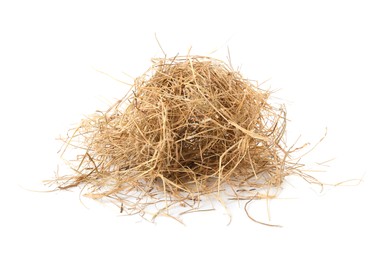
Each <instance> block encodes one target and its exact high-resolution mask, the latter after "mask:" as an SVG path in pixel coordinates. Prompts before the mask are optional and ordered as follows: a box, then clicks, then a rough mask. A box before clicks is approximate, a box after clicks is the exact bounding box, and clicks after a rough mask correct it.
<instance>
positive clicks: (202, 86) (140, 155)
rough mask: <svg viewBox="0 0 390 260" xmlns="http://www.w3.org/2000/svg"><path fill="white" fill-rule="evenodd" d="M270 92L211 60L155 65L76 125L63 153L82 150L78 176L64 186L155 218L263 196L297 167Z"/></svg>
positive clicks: (61, 179) (61, 181)
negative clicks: (209, 200) (214, 201)
mask: <svg viewBox="0 0 390 260" xmlns="http://www.w3.org/2000/svg"><path fill="white" fill-rule="evenodd" d="M269 96H270V92H269V91H265V90H261V89H260V88H259V86H258V85H257V84H256V83H254V82H252V81H249V80H247V79H245V78H243V77H242V76H241V75H240V73H238V72H236V71H234V70H233V69H232V68H231V66H229V65H227V64H226V63H224V62H222V61H219V60H216V59H213V58H209V57H202V56H176V57H174V58H163V59H154V60H153V65H152V67H151V68H150V69H149V70H148V71H147V72H146V73H145V74H144V75H142V76H141V77H139V78H137V79H136V80H135V81H134V84H133V86H132V88H131V90H130V91H129V93H128V94H127V95H126V96H125V97H123V98H122V99H121V100H120V101H119V102H117V103H116V104H115V105H113V106H112V107H111V108H110V109H108V110H107V111H106V112H104V113H102V112H99V113H96V114H95V115H92V116H90V117H88V118H86V119H84V120H83V121H82V122H81V124H80V126H79V127H78V128H77V129H73V132H72V133H71V134H70V135H69V137H68V138H67V140H66V145H65V147H64V152H65V151H66V150H69V149H70V148H71V147H74V148H75V150H76V151H77V153H78V154H77V156H76V158H74V160H72V161H71V162H70V166H71V167H72V169H73V172H74V173H73V174H72V175H68V176H57V179H56V182H57V184H58V188H59V189H69V188H71V187H75V186H81V187H83V191H84V195H85V196H87V197H91V198H94V199H105V198H108V199H110V201H112V202H114V203H116V204H117V205H118V206H119V207H120V208H121V212H122V211H126V212H127V213H128V214H135V213H138V214H141V215H144V214H145V213H150V212H153V213H152V215H153V217H156V216H158V215H170V210H171V208H172V207H174V206H178V207H177V208H181V207H184V208H187V209H188V207H190V209H198V208H199V207H200V203H199V202H200V201H201V200H202V198H203V197H210V196H214V197H215V198H219V201H223V199H221V198H233V199H253V198H260V197H261V196H260V191H261V190H263V191H264V190H268V189H270V188H272V187H280V185H281V184H282V182H283V180H284V178H285V177H286V176H287V175H290V174H292V173H296V172H297V168H298V167H299V165H297V164H294V163H291V162H290V160H289V154H290V150H287V149H286V148H285V145H284V143H283V141H282V137H283V136H284V132H285V127H286V118H285V110H284V108H283V107H280V108H275V107H273V106H271V105H270V104H269V103H268V98H269ZM243 191H245V192H243ZM248 192H251V195H248ZM203 201H205V200H203ZM179 205H180V206H179Z"/></svg>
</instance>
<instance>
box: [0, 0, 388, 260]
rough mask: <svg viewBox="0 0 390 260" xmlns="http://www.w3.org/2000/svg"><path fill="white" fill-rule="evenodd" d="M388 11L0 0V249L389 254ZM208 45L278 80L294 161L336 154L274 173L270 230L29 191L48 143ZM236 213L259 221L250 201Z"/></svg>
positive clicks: (101, 254)
mask: <svg viewBox="0 0 390 260" xmlns="http://www.w3.org/2000/svg"><path fill="white" fill-rule="evenodd" d="M389 13H390V8H389V7H388V6H387V4H386V1H285V2H282V1H268V2H262V1H251V2H250V1H243V0H241V1H236V2H232V1H211V0H209V1H200V0H198V1H1V2H0V109H1V110H0V111H1V120H0V124H1V127H0V141H1V142H0V144H1V146H0V149H1V150H0V152H1V154H0V162H1V168H0V173H1V179H0V201H1V214H0V220H1V221H0V238H1V240H2V241H1V242H0V245H1V246H0V248H1V249H0V258H1V259H142V258H145V259H261V258H263V259H282V257H283V258H284V259H287V258H289V259H297V258H299V259H345V258H347V259H350V258H353V257H361V259H389V257H390V253H389V251H388V248H386V247H387V246H388V243H389V238H388V237H389V232H390V224H389V219H390V215H389V195H388V187H389V185H390V183H389V179H390V178H389V174H390V171H389V165H388V156H389V130H390V129H389V123H388V120H389V116H388V113H389V107H390V106H389V103H388V97H389V95H388V91H387V90H388V88H389V85H390V84H389V83H390V80H389V76H390V75H389V72H390V51H389V49H390V47H389V46H390V40H389V31H390V30H389V24H390V18H389V17H390V15H389ZM155 33H157V36H158V38H159V40H160V42H161V44H162V46H163V48H164V50H165V52H166V53H167V54H168V55H172V56H173V55H175V54H176V53H180V54H186V53H187V51H188V49H189V48H190V47H191V46H192V51H191V53H192V54H200V55H212V56H213V57H216V58H221V59H225V60H226V56H227V47H229V49H230V52H231V55H232V60H233V64H234V65H236V66H237V67H241V72H242V73H243V74H244V75H245V76H246V77H248V78H251V79H257V80H259V81H263V80H266V79H269V78H271V81H269V82H268V83H267V84H266V86H267V87H269V86H271V88H272V89H275V90H279V91H278V92H276V93H275V97H277V98H278V99H276V98H275V99H274V101H275V102H278V103H286V106H287V109H288V117H289V119H290V120H291V122H290V124H289V126H288V127H289V128H288V141H289V142H293V141H294V140H295V138H297V137H298V136H299V134H302V137H301V139H302V141H309V142H312V143H316V142H317V141H318V140H319V139H320V138H321V137H322V136H323V134H324V131H325V128H328V136H327V138H326V139H325V141H324V142H322V143H321V144H320V145H319V146H318V148H317V149H316V150H314V152H312V153H311V154H310V156H308V157H307V158H306V160H307V161H308V162H312V163H314V162H320V161H325V160H327V159H331V158H334V157H335V158H336V159H335V160H334V161H333V162H332V163H330V167H327V168H326V169H325V170H326V172H324V173H315V176H316V177H318V178H319V179H320V180H322V181H324V182H330V183H337V182H340V181H345V180H349V179H359V178H363V182H362V183H361V184H360V185H357V186H356V185H355V186H339V187H331V186H329V187H326V189H325V191H324V192H323V193H320V192H319V189H318V187H314V186H309V185H307V184H305V183H303V182H302V181H299V180H296V179H289V183H291V184H286V185H285V189H284V192H282V194H281V196H280V197H281V199H277V200H273V201H271V202H270V208H271V211H270V212H271V217H272V219H271V222H272V223H275V224H280V225H283V226H284V227H283V228H269V227H266V226H262V225H259V224H255V223H253V222H251V221H250V220H249V219H248V218H247V217H246V216H245V214H244V213H243V209H242V205H241V206H240V207H239V206H238V205H236V204H234V205H232V208H231V213H232V215H233V220H232V223H231V224H230V225H229V226H227V223H228V220H229V219H228V217H227V214H226V212H224V211H223V210H218V211H217V212H213V213H197V214H193V215H192V216H191V215H189V216H188V217H185V218H184V221H185V223H186V226H182V225H180V224H178V223H177V222H175V221H173V220H169V219H159V220H158V221H157V223H156V224H150V223H148V222H145V221H140V219H139V218H137V217H121V216H119V213H118V211H117V209H115V208H113V207H111V206H108V205H100V204H99V203H97V202H93V201H92V202H91V201H89V200H88V199H81V201H82V202H83V203H84V204H85V206H84V205H83V204H82V203H80V200H79V191H78V190H77V189H76V190H75V191H74V192H60V193H41V192H33V191H30V190H36V191H38V190H45V189H47V187H45V186H43V185H42V180H44V179H50V178H52V177H53V175H54V171H55V170H56V167H57V164H58V161H57V153H56V152H57V150H58V148H59V146H60V144H59V143H58V142H56V141H55V138H56V137H58V136H59V135H60V134H64V133H65V132H66V131H67V129H68V128H70V127H71V126H73V125H74V124H76V123H77V122H78V120H79V119H81V118H82V117H83V116H84V115H87V114H90V113H93V112H94V111H95V110H96V109H105V108H107V106H108V105H109V104H110V103H112V102H113V101H114V100H115V99H116V98H120V97H122V95H123V94H124V93H125V92H126V91H127V89H128V86H126V85H124V84H120V83H118V82H116V81H114V80H112V79H110V78H109V77H107V76H105V75H103V74H101V73H99V72H97V70H102V71H104V72H106V73H108V74H110V75H112V76H114V77H116V78H119V79H121V80H125V81H127V82H131V78H130V77H128V76H126V75H125V74H123V72H125V73H127V74H129V75H131V76H133V77H136V76H138V75H140V74H141V73H143V72H144V71H145V70H146V69H147V68H148V67H149V66H150V58H152V57H158V56H161V55H162V53H161V51H160V49H159V47H158V45H157V43H156V40H155V35H154V34H155ZM251 212H252V213H253V215H254V216H255V217H257V218H258V219H259V220H262V221H268V219H267V216H266V205H265V203H263V204H262V203H261V202H260V203H258V204H252V205H251Z"/></svg>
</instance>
